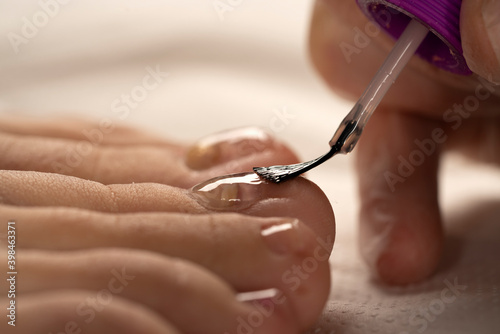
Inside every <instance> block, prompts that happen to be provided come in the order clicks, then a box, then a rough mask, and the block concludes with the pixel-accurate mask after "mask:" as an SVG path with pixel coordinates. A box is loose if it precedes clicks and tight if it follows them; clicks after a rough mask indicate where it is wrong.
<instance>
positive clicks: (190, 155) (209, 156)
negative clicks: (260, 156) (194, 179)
mask: <svg viewBox="0 0 500 334" xmlns="http://www.w3.org/2000/svg"><path fill="white" fill-rule="evenodd" d="M272 141H273V140H272V138H271V136H270V135H269V134H268V133H267V132H265V131H264V130H262V129H260V128H257V127H247V128H240V129H234V130H230V131H224V132H221V133H216V134H213V135H210V136H207V137H205V138H202V139H200V140H199V141H198V142H197V143H195V144H194V145H193V146H192V147H191V148H190V149H189V150H188V152H187V154H186V165H187V166H188V167H189V168H191V169H194V170H203V169H206V168H210V167H213V166H216V165H218V164H220V163H223V162H225V161H229V160H231V159H234V158H237V157H242V156H249V155H252V154H255V153H258V152H262V151H264V150H266V149H267V148H268V147H269V146H270V145H272Z"/></svg>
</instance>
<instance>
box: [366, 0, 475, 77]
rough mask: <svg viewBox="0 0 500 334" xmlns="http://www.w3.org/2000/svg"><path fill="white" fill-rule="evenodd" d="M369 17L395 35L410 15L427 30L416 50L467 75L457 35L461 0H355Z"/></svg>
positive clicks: (469, 71)
mask: <svg viewBox="0 0 500 334" xmlns="http://www.w3.org/2000/svg"><path fill="white" fill-rule="evenodd" d="M357 2H358V5H359V7H360V8H361V10H362V11H363V12H364V13H365V15H366V16H368V18H370V19H371V20H373V21H375V22H377V23H378V24H379V25H380V26H381V27H382V28H383V29H384V30H385V31H386V32H387V33H389V35H391V36H392V37H393V38H395V39H397V38H399V36H400V35H401V34H402V33H403V30H404V29H405V28H406V26H407V25H408V23H409V21H410V20H411V19H416V20H418V21H420V22H421V23H423V24H424V25H425V26H426V27H427V28H429V30H430V31H431V32H432V34H429V35H428V36H427V37H426V38H425V39H424V41H423V42H422V44H421V45H420V47H419V48H418V49H417V51H416V53H417V54H418V55H419V56H420V57H422V58H424V59H425V60H427V61H429V62H430V63H432V64H434V65H436V66H438V67H440V68H442V69H444V70H447V71H450V72H453V73H456V74H462V75H469V74H471V73H472V72H471V70H470V69H469V67H468V66H467V63H466V62H465V58H464V56H463V50H462V42H461V39H460V26H459V19H460V6H461V5H462V0H357Z"/></svg>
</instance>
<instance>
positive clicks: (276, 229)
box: [260, 219, 307, 255]
mask: <svg viewBox="0 0 500 334" xmlns="http://www.w3.org/2000/svg"><path fill="white" fill-rule="evenodd" d="M304 228H305V227H304V226H303V225H302V224H301V223H300V222H299V220H298V219H284V220H282V221H279V222H276V223H271V224H268V225H264V226H263V227H262V230H261V233H260V234H261V235H262V238H263V239H264V242H265V243H266V244H267V246H268V247H269V249H270V250H271V251H273V252H275V253H276V254H280V255H287V254H297V253H300V252H301V251H303V250H304V249H305V247H306V240H307V238H306V236H307V231H305V230H304Z"/></svg>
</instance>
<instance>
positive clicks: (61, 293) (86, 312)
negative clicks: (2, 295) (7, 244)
mask: <svg viewBox="0 0 500 334" xmlns="http://www.w3.org/2000/svg"><path fill="white" fill-rule="evenodd" d="M95 297H96V293H95V292H90V291H85V290H55V291H50V292H40V293H33V294H28V295H22V296H19V297H17V298H16V302H17V303H16V304H17V306H16V313H17V314H20V315H22V316H20V317H17V319H16V321H15V322H13V324H15V327H11V326H12V325H9V324H8V322H7V321H2V324H1V325H0V329H2V333H9V329H12V328H15V333H17V334H31V333H124V334H129V333H130V334H135V333H139V332H140V333H147V334H160V333H161V334H177V333H180V332H179V331H177V330H176V329H175V328H174V327H173V326H172V325H170V324H169V323H168V322H166V321H165V319H162V318H161V317H160V316H159V315H158V314H157V313H155V312H153V311H151V310H149V309H147V308H145V307H144V306H143V305H141V304H138V303H133V302H130V301H127V300H124V299H123V298H120V297H119V296H115V297H113V299H112V300H110V301H109V303H108V301H106V305H98V307H99V309H98V310H97V309H93V308H92V307H91V306H88V305H87V304H86V301H88V300H89V299H90V300H92V299H95ZM0 300H1V299H0ZM1 301H2V305H6V303H5V302H6V300H5V299H3V300H1ZM7 302H8V301H7ZM9 321H11V320H10V318H9ZM9 327H11V328H9Z"/></svg>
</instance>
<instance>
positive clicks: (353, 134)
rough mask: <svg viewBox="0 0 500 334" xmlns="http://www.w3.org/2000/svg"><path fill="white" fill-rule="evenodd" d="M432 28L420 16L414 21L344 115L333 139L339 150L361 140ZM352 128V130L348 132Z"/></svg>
mask: <svg viewBox="0 0 500 334" xmlns="http://www.w3.org/2000/svg"><path fill="white" fill-rule="evenodd" d="M428 32H429V30H428V29H427V28H426V27H425V26H423V25H422V24H420V22H418V21H416V20H412V21H410V23H409V24H408V26H407V27H406V29H405V30H404V32H403V34H402V35H401V36H400V37H399V39H398V41H397V42H396V44H395V45H394V47H393V49H392V51H391V52H390V53H389V55H388V56H387V58H386V59H385V61H384V63H383V64H382V66H381V67H380V69H379V70H378V72H377V74H375V76H374V77H373V79H372V81H371V82H370V83H369V84H368V87H367V88H366V90H365V91H364V93H363V95H361V97H360V99H359V100H358V102H357V103H356V104H355V105H354V107H353V108H352V109H351V111H350V112H349V114H347V116H346V117H345V118H344V120H343V121H342V123H341V124H340V127H339V128H338V129H337V131H336V132H335V134H334V135H333V137H332V139H331V140H330V146H331V147H337V148H338V151H339V153H349V152H351V151H352V149H353V148H354V146H355V145H356V143H357V142H358V139H359V137H360V136H361V132H362V131H363V128H364V127H365V125H366V123H367V122H368V120H369V119H370V116H371V115H372V114H373V112H374V111H375V109H376V108H377V106H378V104H379V103H380V101H382V98H383V97H384V96H385V94H386V93H387V91H388V90H389V88H390V87H391V86H392V84H393V83H394V81H396V78H397V77H398V75H399V74H400V73H401V71H402V70H403V68H404V67H405V66H406V64H407V63H408V62H409V61H410V59H411V57H412V56H413V54H414V53H415V50H417V48H418V47H419V46H420V44H421V43H422V41H423V40H424V39H425V37H426V36H427V34H428ZM346 131H349V133H346Z"/></svg>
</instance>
